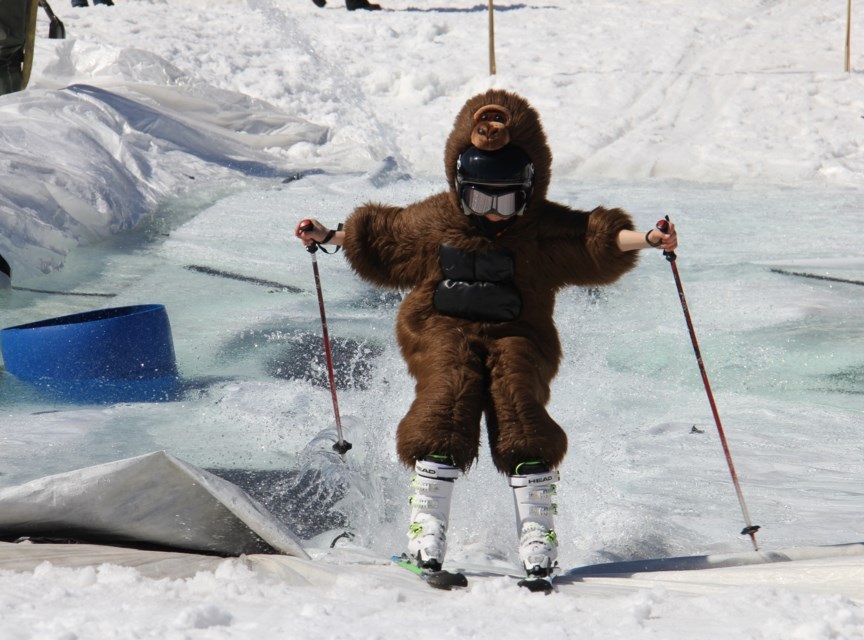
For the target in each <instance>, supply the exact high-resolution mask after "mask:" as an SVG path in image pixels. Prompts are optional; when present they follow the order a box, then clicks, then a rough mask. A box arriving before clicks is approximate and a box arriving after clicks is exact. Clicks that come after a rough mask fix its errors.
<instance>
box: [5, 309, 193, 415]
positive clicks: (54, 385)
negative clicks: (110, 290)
mask: <svg viewBox="0 0 864 640" xmlns="http://www.w3.org/2000/svg"><path fill="white" fill-rule="evenodd" d="M0 347H2V353H3V361H4V364H5V367H6V370H7V371H8V372H9V373H11V374H12V375H14V376H15V377H16V378H18V379H19V380H23V381H25V382H29V383H32V384H35V385H37V386H39V387H40V388H42V389H43V390H46V391H49V392H51V393H52V394H53V395H56V396H58V397H59V398H61V399H65V400H70V401H76V402H92V403H106V402H158V401H165V400H170V399H172V398H173V395H174V392H175V390H176V388H177V386H178V385H177V363H176V360H175V357H174V343H173V340H172V339H171V325H170V323H169V322H168V314H167V312H166V311H165V307H164V306H163V305H161V304H145V305H136V306H130V307H115V308H111V309H97V310H95V311H87V312H84V313H76V314H73V315H68V316H61V317H59V318H51V319H49V320H41V321H39V322H31V323H29V324H22V325H19V326H16V327H9V328H7V329H3V330H2V331H0Z"/></svg>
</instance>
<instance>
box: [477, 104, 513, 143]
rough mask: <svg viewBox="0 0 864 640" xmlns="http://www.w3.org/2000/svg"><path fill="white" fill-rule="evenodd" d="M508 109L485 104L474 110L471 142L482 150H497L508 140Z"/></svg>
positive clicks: (509, 118) (509, 119)
mask: <svg viewBox="0 0 864 640" xmlns="http://www.w3.org/2000/svg"><path fill="white" fill-rule="evenodd" d="M512 119H513V117H512V116H511V115H510V111H509V110H508V109H506V108H504V107H502V106H500V105H497V104H487V105H486V106H485V107H480V108H479V109H477V111H475V112H474V128H473V129H472V130H471V144H473V145H474V146H475V147H477V148H478V149H481V150H483V151H497V150H498V149H500V148H501V147H504V146H506V145H507V144H508V143H509V142H510V130H509V129H508V127H509V126H510V121H511V120H512Z"/></svg>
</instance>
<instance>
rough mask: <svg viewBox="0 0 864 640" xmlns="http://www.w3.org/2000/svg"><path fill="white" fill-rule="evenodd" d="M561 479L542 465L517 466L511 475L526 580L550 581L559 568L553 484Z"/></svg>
mask: <svg viewBox="0 0 864 640" xmlns="http://www.w3.org/2000/svg"><path fill="white" fill-rule="evenodd" d="M538 470H539V471H538ZM520 471H524V472H525V473H519V472H520ZM560 478H561V475H560V474H559V473H558V471H557V470H554V471H546V470H545V465H544V464H541V463H524V464H520V465H519V466H517V467H516V474H515V475H512V476H510V486H511V487H513V499H514V501H515V503H516V525H517V533H518V535H519V560H520V561H521V562H522V566H523V567H525V573H526V574H527V575H528V577H532V578H533V577H536V578H551V577H552V576H553V575H554V573H555V570H556V569H557V566H558V563H557V562H556V559H557V558H558V540H557V536H556V535H555V523H554V516H555V514H556V513H557V510H558V505H557V504H555V503H554V502H553V499H554V497H555V484H554V483H555V482H557V481H558V480H559V479H560Z"/></svg>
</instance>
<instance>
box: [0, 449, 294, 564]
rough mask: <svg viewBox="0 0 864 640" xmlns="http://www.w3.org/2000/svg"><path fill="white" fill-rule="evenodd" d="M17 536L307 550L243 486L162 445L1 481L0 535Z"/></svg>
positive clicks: (198, 548) (229, 549)
mask: <svg viewBox="0 0 864 640" xmlns="http://www.w3.org/2000/svg"><path fill="white" fill-rule="evenodd" d="M16 537H29V538H40V537H42V538H52V539H56V538H69V539H73V540H76V541H81V542H92V543H100V544H126V545H130V546H136V545H139V546H142V547H148V548H149V547H155V548H159V547H161V548H169V549H176V550H181V551H195V552H204V553H212V554H218V555H225V556H239V555H242V554H251V553H265V554H267V553H278V554H286V555H291V556H299V557H302V558H305V557H307V555H306V552H305V551H304V550H303V548H302V546H301V544H300V542H299V541H298V539H297V537H296V536H295V535H294V533H293V532H292V531H291V530H290V529H289V528H288V527H286V526H285V525H284V524H283V523H281V522H280V521H279V520H277V519H276V518H275V517H273V515H272V514H270V513H269V512H268V511H267V510H266V509H264V507H262V506H261V505H260V504H259V503H257V502H255V501H254V500H253V499H252V498H250V497H249V496H248V495H247V494H246V493H244V492H243V491H242V490H240V489H239V488H237V487H236V486H235V485H233V484H231V483H230V482H228V481H226V480H223V479H222V478H219V477H217V476H215V475H213V474H212V473H209V472H207V471H204V470H203V469H199V468H197V467H195V466H194V465H191V464H189V463H187V462H184V461H182V460H179V459H178V458H175V457H174V456H172V455H170V454H168V453H166V452H164V451H158V452H155V453H149V454H146V455H143V456H139V457H135V458H129V459H127V460H120V461H117V462H111V463H108V464H103V465H98V466H94V467H87V468H85V469H80V470H76V471H70V472H68V473H62V474H58V475H53V476H47V477H45V478H40V479H38V480H34V481H32V482H28V483H26V484H23V485H20V486H17V487H8V488H5V489H0V538H2V539H5V540H11V539H14V538H16Z"/></svg>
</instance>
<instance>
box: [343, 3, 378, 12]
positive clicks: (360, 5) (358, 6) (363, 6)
mask: <svg viewBox="0 0 864 640" xmlns="http://www.w3.org/2000/svg"><path fill="white" fill-rule="evenodd" d="M345 8H346V9H348V11H354V10H355V9H366V10H368V11H378V10H379V9H380V8H381V5H380V4H369V0H345Z"/></svg>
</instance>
